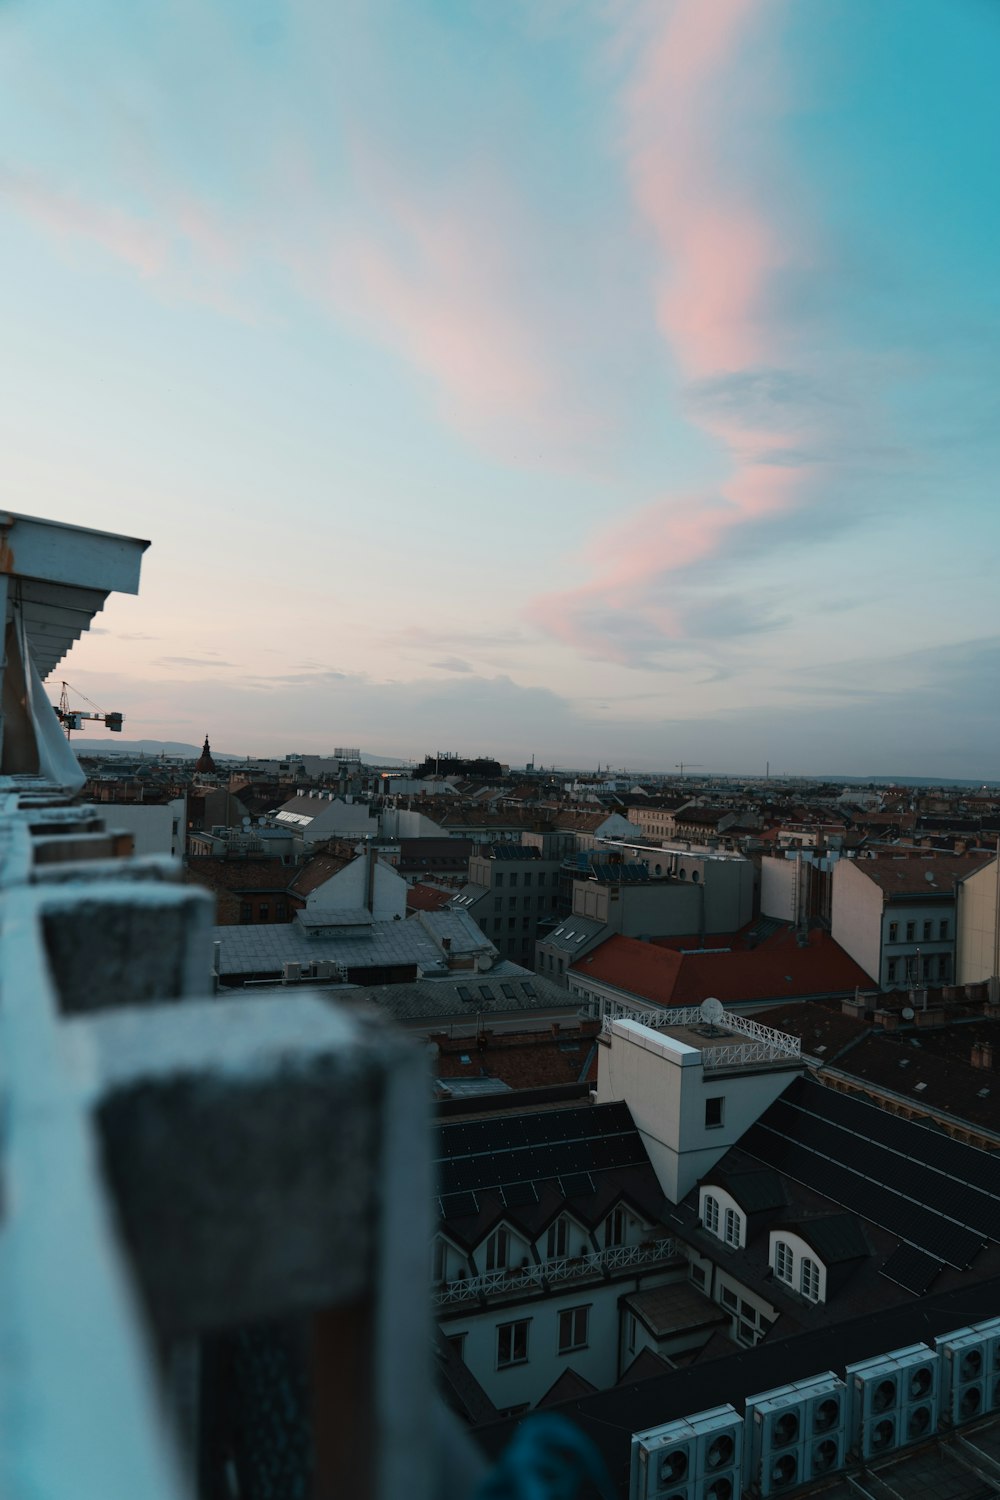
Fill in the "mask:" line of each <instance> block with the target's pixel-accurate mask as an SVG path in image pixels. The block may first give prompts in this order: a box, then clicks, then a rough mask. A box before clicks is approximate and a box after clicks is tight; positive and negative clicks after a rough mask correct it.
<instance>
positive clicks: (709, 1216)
mask: <svg viewBox="0 0 1000 1500" xmlns="http://www.w3.org/2000/svg"><path fill="white" fill-rule="evenodd" d="M702 1216H703V1218H704V1220H705V1228H706V1229H707V1230H708V1232H709V1234H718V1232H719V1200H718V1198H713V1197H712V1195H711V1193H707V1194H706V1195H705V1207H704V1209H703V1210H702Z"/></svg>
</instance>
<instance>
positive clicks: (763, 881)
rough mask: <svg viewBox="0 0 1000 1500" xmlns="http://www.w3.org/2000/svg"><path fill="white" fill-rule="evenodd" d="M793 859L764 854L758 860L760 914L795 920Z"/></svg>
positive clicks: (788, 920) (782, 919) (780, 920)
mask: <svg viewBox="0 0 1000 1500" xmlns="http://www.w3.org/2000/svg"><path fill="white" fill-rule="evenodd" d="M794 897H795V861H794V860H791V859H777V858H776V857H775V856H774V855H773V854H765V855H764V857H763V859H762V860H761V862H760V914H761V916H762V917H774V918H775V919H776V920H777V921H779V922H794V921H795V899H794Z"/></svg>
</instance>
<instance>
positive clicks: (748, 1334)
mask: <svg viewBox="0 0 1000 1500" xmlns="http://www.w3.org/2000/svg"><path fill="white" fill-rule="evenodd" d="M736 1336H737V1338H738V1339H739V1341H740V1343H741V1344H750V1345H753V1344H755V1343H756V1342H757V1329H756V1328H755V1327H754V1326H753V1324H752V1323H741V1324H740V1325H739V1328H738V1329H737V1333H736Z"/></svg>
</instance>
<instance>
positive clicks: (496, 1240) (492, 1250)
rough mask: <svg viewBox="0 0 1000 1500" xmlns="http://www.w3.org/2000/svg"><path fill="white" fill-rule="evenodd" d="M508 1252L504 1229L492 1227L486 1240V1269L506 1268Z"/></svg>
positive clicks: (499, 1269)
mask: <svg viewBox="0 0 1000 1500" xmlns="http://www.w3.org/2000/svg"><path fill="white" fill-rule="evenodd" d="M508 1253H509V1247H508V1235H507V1231H506V1229H494V1231H493V1233H492V1234H491V1235H490V1237H489V1239H488V1240H487V1241H486V1269H487V1271H505V1270H506V1269H507V1256H508Z"/></svg>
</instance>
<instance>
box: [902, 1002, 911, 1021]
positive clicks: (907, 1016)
mask: <svg viewBox="0 0 1000 1500" xmlns="http://www.w3.org/2000/svg"><path fill="white" fill-rule="evenodd" d="M902 1015H903V1020H904V1021H912V1020H913V1007H912V1005H904V1006H903V1011H902Z"/></svg>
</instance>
